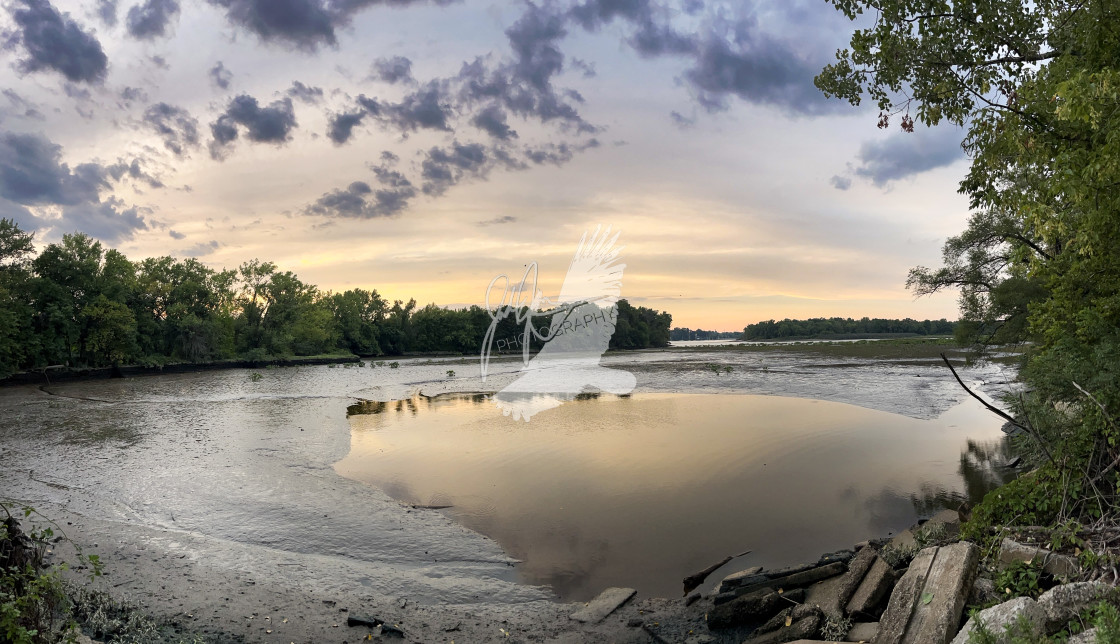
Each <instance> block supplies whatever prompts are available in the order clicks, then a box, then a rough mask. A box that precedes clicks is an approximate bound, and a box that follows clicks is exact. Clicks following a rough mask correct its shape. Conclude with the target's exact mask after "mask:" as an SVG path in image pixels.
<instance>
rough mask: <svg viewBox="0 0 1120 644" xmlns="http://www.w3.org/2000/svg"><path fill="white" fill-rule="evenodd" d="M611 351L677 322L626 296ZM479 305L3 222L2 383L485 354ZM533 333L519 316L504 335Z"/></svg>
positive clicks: (651, 341) (642, 343) (651, 338)
mask: <svg viewBox="0 0 1120 644" xmlns="http://www.w3.org/2000/svg"><path fill="white" fill-rule="evenodd" d="M616 314H617V323H616V331H615V335H614V336H613V337H612V338H611V343H610V346H611V348H617V349H640V348H645V347H656V346H665V345H667V344H668V339H669V326H670V324H671V321H672V317H671V316H670V315H669V314H668V313H659V312H657V311H653V310H651V309H647V308H645V307H634V306H631V305H630V304H629V303H628V302H626V301H625V300H620V301H619V303H618V307H617V312H616ZM491 321H492V319H491V316H490V314H489V312H488V311H487V310H486V309H484V308H482V307H479V306H472V307H470V308H466V309H462V310H451V309H445V308H442V307H439V306H437V305H435V304H429V305H427V306H425V307H422V308H417V306H416V301H415V300H409V301H408V302H403V301H401V300H396V301H393V302H389V301H388V300H386V299H385V298H383V297H382V296H381V295H380V294H379V293H378V292H377V291H376V290H365V289H360V288H359V289H351V290H348V291H345V292H342V293H334V292H330V291H322V290H320V289H319V288H318V287H316V286H315V285H313V284H308V283H305V282H303V281H302V280H300V279H299V277H297V276H296V275H295V273H293V272H291V271H282V270H280V269H279V268H278V267H277V266H276V264H274V263H272V262H262V261H260V260H252V261H249V262H245V263H244V264H242V265H241V266H239V267H238V268H236V269H227V270H215V269H212V268H209V267H207V266H206V265H204V264H202V263H201V262H199V261H198V260H196V259H193V258H191V259H175V258H173V257H166V256H165V257H150V258H147V259H143V260H140V261H131V260H129V259H128V258H126V257H125V256H124V255H123V254H122V253H120V252H119V251H117V250H116V249H112V248H108V249H106V248H104V247H103V246H102V245H101V243H100V242H98V241H96V240H94V239H92V238H90V237H89V236H87V235H84V234H80V233H76V234H71V235H65V236H64V237H63V238H62V241H61V242H58V243H53V244H49V245H47V246H46V247H45V248H43V250H42V252H40V253H39V254H38V255H36V254H35V246H34V243H33V237H32V234H30V233H27V232H25V231H23V230H21V229H20V228H19V226H18V225H16V223H15V222H14V221H12V220H10V219H0V377H4V376H6V375H9V374H11V373H13V372H15V371H20V370H27V369H36V368H42V367H46V366H51V365H67V366H73V367H79V366H87V367H102V366H111V365H121V364H144V365H159V364H166V363H171V362H212V361H219V360H226V359H243V360H251V361H265V360H270V359H275V358H283V357H289V356H311V355H324V354H356V355H401V354H404V353H435V352H451V353H458V354H470V353H475V352H478V351H479V349H480V348H481V345H482V341H483V338H484V336H485V334H486V331H487V329H488V328H489V327H490V324H491ZM523 330H524V329H523V325H519V324H517V322H516V320H515V319H514V318H513V317H512V316H510V317H508V318H506V319H503V320H501V321H500V323H499V324H498V329H497V333H496V337H514V336H516V335H518V334H519V333H522V332H523Z"/></svg>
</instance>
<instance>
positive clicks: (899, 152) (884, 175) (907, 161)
mask: <svg viewBox="0 0 1120 644" xmlns="http://www.w3.org/2000/svg"><path fill="white" fill-rule="evenodd" d="M960 141H961V138H960V132H958V131H955V130H953V129H952V128H938V129H935V130H921V131H919V132H917V133H914V134H906V133H899V134H894V135H892V136H891V137H890V138H888V139H886V140H885V141H868V142H867V143H864V144H863V145H862V146H861V147H860V150H859V154H858V155H857V158H858V159H859V165H858V166H857V167H856V168H855V174H856V175H857V176H860V177H863V178H865V179H868V180H870V181H871V183H873V184H874V185H875V186H877V187H880V188H882V187H886V186H887V185H888V184H890V183H891V182H892V181H896V180H898V179H905V178H906V177H911V176H914V175H916V174H920V173H922V172H926V171H928V170H934V169H936V168H941V167H944V166H947V165H950V164H951V163H954V162H955V161H958V160H959V159H963V158H964V152H963V151H962V150H961V145H960Z"/></svg>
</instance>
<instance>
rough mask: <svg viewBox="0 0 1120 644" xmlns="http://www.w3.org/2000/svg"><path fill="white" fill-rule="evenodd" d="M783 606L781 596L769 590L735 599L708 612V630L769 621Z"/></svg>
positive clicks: (783, 602) (765, 589)
mask: <svg viewBox="0 0 1120 644" xmlns="http://www.w3.org/2000/svg"><path fill="white" fill-rule="evenodd" d="M783 604H785V601H784V600H782V597H781V595H779V594H778V593H776V592H774V591H773V590H771V589H769V588H764V589H762V590H757V591H755V592H753V593H748V594H746V595H743V596H742V597H736V598H735V599H732V600H731V601H729V602H726V603H723V604H718V605H716V606H714V607H713V608H712V610H710V611H708V628H731V627H732V626H743V625H745V624H752V623H757V622H763V621H766V620H767V619H770V618H771V617H772V616H773V615H774V613H777V612H778V611H779V610H781V608H782V607H783Z"/></svg>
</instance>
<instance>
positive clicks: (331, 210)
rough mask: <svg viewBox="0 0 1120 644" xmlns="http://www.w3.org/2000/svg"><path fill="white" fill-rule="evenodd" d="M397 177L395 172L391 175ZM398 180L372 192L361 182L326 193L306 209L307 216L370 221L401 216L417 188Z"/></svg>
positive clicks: (405, 180) (406, 181) (399, 177)
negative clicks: (377, 218)
mask: <svg viewBox="0 0 1120 644" xmlns="http://www.w3.org/2000/svg"><path fill="white" fill-rule="evenodd" d="M394 174H396V173H394ZM396 178H397V179H399V180H397V181H395V182H394V184H395V185H393V184H391V185H388V186H386V187H384V188H379V189H376V190H375V189H373V188H372V187H370V185H369V184H368V183H366V182H364V181H355V182H353V183H351V184H350V185H349V186H347V187H346V188H341V189H338V190H334V191H332V192H328V193H326V194H324V195H323V196H322V197H319V199H318V200H317V201H316V202H315V203H314V204H312V205H311V206H309V207H308V208H307V209H306V212H307V213H308V214H313V215H321V216H324V217H348V218H354V219H373V218H376V217H392V216H394V215H398V214H400V213H401V212H402V211H404V209H405V208H406V207H407V206H408V202H409V200H411V199H412V198H413V197H415V196H416V189H415V188H413V187H412V184H411V183H409V182H408V180H407V179H404V177H403V176H400V175H399V174H397V175H396Z"/></svg>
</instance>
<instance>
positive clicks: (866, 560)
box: [836, 548, 879, 606]
mask: <svg viewBox="0 0 1120 644" xmlns="http://www.w3.org/2000/svg"><path fill="white" fill-rule="evenodd" d="M878 558H879V554H878V553H877V552H875V550H874V549H873V548H861V549H860V551H859V552H858V553H856V556H855V557H853V558H852V560H851V561H849V562H848V572H846V573H844V576H843V577H842V578H841V579H842V581H841V582H840V583H839V585H838V587H837V589H836V599H837V602H838V603H839V604H840V606H846V605H847V604H848V600H849V599H851V598H852V595H854V594H855V592H856V589H857V588H859V584H860V582H861V581H863V577H864V575H866V574H867V571H868V570H869V569H870V568H871V564H873V563H875V560H876V559H878Z"/></svg>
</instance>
